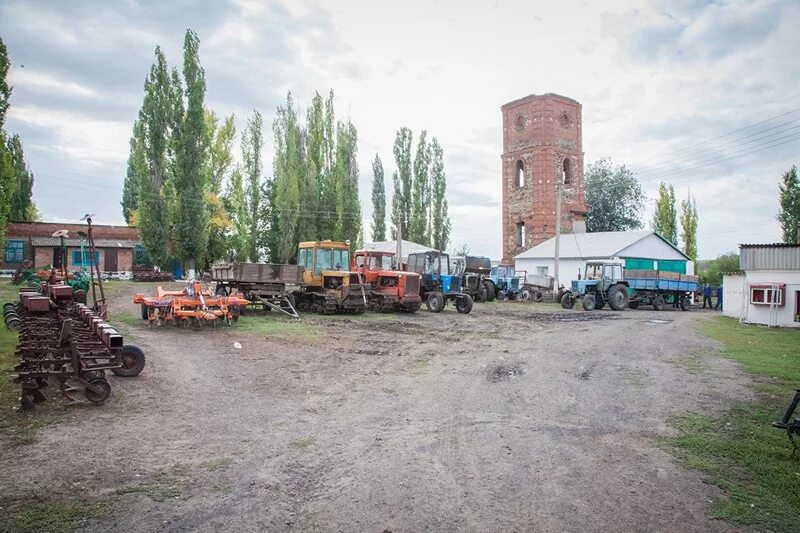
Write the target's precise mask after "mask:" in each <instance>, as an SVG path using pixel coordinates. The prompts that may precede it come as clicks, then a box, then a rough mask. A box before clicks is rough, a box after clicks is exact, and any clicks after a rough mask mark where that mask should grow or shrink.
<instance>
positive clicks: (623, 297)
mask: <svg viewBox="0 0 800 533" xmlns="http://www.w3.org/2000/svg"><path fill="white" fill-rule="evenodd" d="M608 306H609V307H610V308H611V309H613V310H614V311H622V310H623V309H625V308H626V307H627V306H628V287H626V286H625V285H622V284H617V285H614V286H612V287H611V288H610V289H608Z"/></svg>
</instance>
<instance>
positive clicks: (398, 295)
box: [353, 250, 422, 313]
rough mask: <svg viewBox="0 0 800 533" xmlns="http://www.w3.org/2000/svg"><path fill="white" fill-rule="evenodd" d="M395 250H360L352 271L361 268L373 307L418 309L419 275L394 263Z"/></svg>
mask: <svg viewBox="0 0 800 533" xmlns="http://www.w3.org/2000/svg"><path fill="white" fill-rule="evenodd" d="M394 257H395V254H394V252H379V251H375V250H359V251H357V252H356V253H355V255H354V257H353V271H355V272H359V273H360V274H361V275H362V276H363V279H364V282H365V283H366V284H367V285H368V286H369V290H367V299H368V301H369V304H368V307H369V310H370V311H404V312H407V313H415V312H417V311H418V310H419V308H420V305H421V304H422V298H420V295H419V280H420V275H419V274H417V273H415V272H402V271H399V270H396V269H395V267H394Z"/></svg>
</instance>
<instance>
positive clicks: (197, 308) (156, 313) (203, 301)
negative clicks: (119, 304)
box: [133, 281, 250, 327]
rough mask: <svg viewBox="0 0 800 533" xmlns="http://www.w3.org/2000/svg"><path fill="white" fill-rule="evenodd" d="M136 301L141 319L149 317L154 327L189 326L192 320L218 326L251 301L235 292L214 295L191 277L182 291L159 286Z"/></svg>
mask: <svg viewBox="0 0 800 533" xmlns="http://www.w3.org/2000/svg"><path fill="white" fill-rule="evenodd" d="M133 303H135V304H138V305H139V306H140V307H141V311H142V319H144V320H147V321H149V323H150V326H151V327H152V326H155V325H159V326H165V325H173V324H174V325H178V324H180V325H183V326H184V327H189V326H190V325H191V324H197V325H202V324H211V325H212V326H216V325H217V322H218V321H220V320H222V321H224V322H225V323H226V324H228V325H230V324H231V322H232V321H234V322H235V321H236V320H237V319H238V318H239V314H240V312H241V310H242V309H243V308H244V307H245V306H247V304H248V303H250V302H249V301H248V300H246V299H245V298H242V297H240V296H238V295H236V294H233V295H231V296H225V295H215V294H214V293H213V292H212V291H211V290H210V289H204V288H203V283H202V282H200V281H192V282H191V283H190V284H189V285H188V286H187V287H186V288H185V289H183V290H180V291H165V290H163V289H162V288H161V287H158V288H157V289H156V294H155V295H153V296H145V295H143V294H137V295H136V296H134V297H133Z"/></svg>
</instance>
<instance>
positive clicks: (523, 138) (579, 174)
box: [501, 93, 586, 264]
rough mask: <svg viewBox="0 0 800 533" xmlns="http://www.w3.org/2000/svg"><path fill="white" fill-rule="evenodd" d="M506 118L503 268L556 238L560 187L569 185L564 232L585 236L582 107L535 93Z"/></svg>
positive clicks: (511, 106)
mask: <svg viewBox="0 0 800 533" xmlns="http://www.w3.org/2000/svg"><path fill="white" fill-rule="evenodd" d="M501 111H502V113H503V155H502V165H503V171H502V176H503V178H502V179H503V181H502V183H503V185H502V187H503V222H502V224H503V263H507V264H510V263H511V262H512V261H513V258H514V256H515V255H517V254H519V253H522V252H524V251H525V250H528V249H529V248H531V247H533V246H535V245H537V244H539V243H541V242H544V241H546V240H547V239H549V238H551V237H553V236H554V235H555V232H556V191H557V187H556V185H557V183H558V182H559V181H560V182H561V183H562V184H563V194H562V198H563V201H562V203H561V231H562V232H565V233H569V232H572V231H573V229H574V230H575V231H584V230H585V229H584V228H585V219H586V199H585V196H584V181H583V143H582V134H581V104H580V103H578V102H577V101H575V100H573V99H572V98H567V97H566V96H560V95H557V94H552V93H547V94H542V95H537V94H532V95H530V96H526V97H524V98H520V99H518V100H514V101H513V102H509V103H507V104H505V105H504V106H502V107H501Z"/></svg>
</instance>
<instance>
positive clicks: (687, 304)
mask: <svg viewBox="0 0 800 533" xmlns="http://www.w3.org/2000/svg"><path fill="white" fill-rule="evenodd" d="M691 308H692V302H691V301H690V300H689V297H688V296H686V295H684V296H681V311H688V310H689V309H691Z"/></svg>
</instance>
